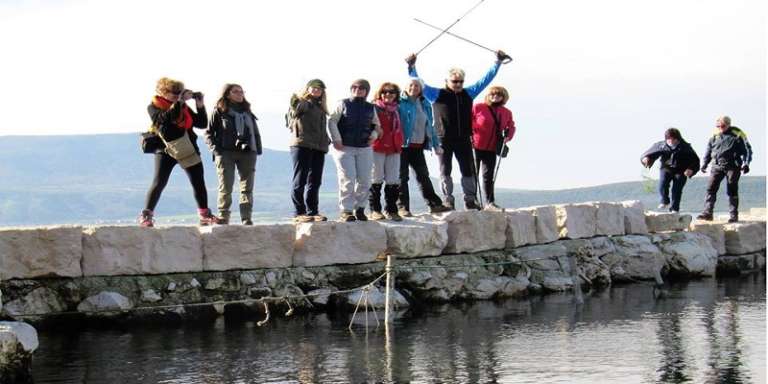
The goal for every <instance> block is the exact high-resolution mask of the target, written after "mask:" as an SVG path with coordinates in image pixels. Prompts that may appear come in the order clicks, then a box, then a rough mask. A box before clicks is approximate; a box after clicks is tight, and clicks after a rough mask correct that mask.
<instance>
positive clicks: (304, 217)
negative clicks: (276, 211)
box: [293, 215, 315, 223]
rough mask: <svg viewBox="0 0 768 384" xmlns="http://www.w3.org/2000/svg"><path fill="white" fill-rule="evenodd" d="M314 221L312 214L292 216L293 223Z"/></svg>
mask: <svg viewBox="0 0 768 384" xmlns="http://www.w3.org/2000/svg"><path fill="white" fill-rule="evenodd" d="M312 221H315V219H314V218H313V217H312V216H308V215H296V216H294V217H293V222H294V223H309V222H312Z"/></svg>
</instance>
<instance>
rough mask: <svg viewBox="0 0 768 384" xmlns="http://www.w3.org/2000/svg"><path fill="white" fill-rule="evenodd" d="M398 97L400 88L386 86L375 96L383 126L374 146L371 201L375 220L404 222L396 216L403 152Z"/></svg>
mask: <svg viewBox="0 0 768 384" xmlns="http://www.w3.org/2000/svg"><path fill="white" fill-rule="evenodd" d="M399 95H400V87H398V86H397V84H394V83H384V84H382V85H381V86H380V87H379V89H378V90H377V91H376V93H375V94H374V96H373V99H374V104H375V105H376V114H377V115H378V118H379V122H380V123H381V136H379V138H378V139H376V141H374V142H373V184H372V185H371V191H370V195H369V197H368V202H369V204H370V208H371V219H372V220H381V219H384V218H387V219H390V220H394V221H401V220H403V219H402V218H401V217H400V215H399V214H398V213H397V198H398V195H399V194H400V152H401V151H402V148H403V130H402V128H401V127H400V114H399V113H398V110H397V108H398V102H399ZM382 183H385V184H386V185H385V186H384V201H385V206H384V214H382V213H381V189H382Z"/></svg>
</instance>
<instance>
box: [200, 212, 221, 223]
mask: <svg viewBox="0 0 768 384" xmlns="http://www.w3.org/2000/svg"><path fill="white" fill-rule="evenodd" d="M198 216H200V226H201V227H206V226H209V225H214V224H221V219H220V218H218V217H216V216H215V215H214V214H213V213H211V210H210V209H208V208H206V209H204V210H200V211H198Z"/></svg>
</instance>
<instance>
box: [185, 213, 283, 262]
mask: <svg viewBox="0 0 768 384" xmlns="http://www.w3.org/2000/svg"><path fill="white" fill-rule="evenodd" d="M200 234H201V236H202V240H203V270H205V271H227V270H233V269H257V268H282V267H290V266H291V265H292V264H293V247H294V243H295V241H296V228H295V226H294V225H292V224H275V225H253V226H249V225H225V226H218V225H216V226H212V227H204V228H200Z"/></svg>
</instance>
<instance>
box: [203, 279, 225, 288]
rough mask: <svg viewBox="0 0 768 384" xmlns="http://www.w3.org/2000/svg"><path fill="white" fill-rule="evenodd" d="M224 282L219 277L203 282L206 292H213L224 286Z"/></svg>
mask: <svg viewBox="0 0 768 384" xmlns="http://www.w3.org/2000/svg"><path fill="white" fill-rule="evenodd" d="M225 282H226V281H225V280H224V279H222V278H220V277H219V278H213V279H209V280H208V281H206V282H205V289H206V290H208V291H215V290H217V289H219V288H221V287H222V286H224V283H225Z"/></svg>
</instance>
